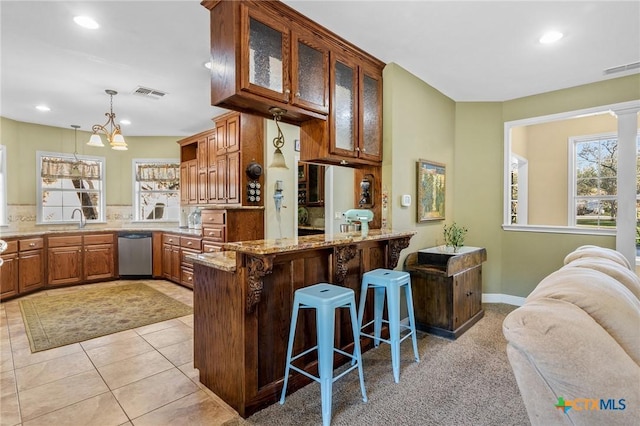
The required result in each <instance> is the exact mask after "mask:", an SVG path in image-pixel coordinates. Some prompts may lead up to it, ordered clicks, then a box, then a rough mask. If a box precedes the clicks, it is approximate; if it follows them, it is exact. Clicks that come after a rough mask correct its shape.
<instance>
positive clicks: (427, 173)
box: [416, 160, 446, 222]
mask: <svg viewBox="0 0 640 426" xmlns="http://www.w3.org/2000/svg"><path fill="white" fill-rule="evenodd" d="M445 175H446V166H445V165H444V164H440V163H435V162H433V161H427V160H418V163H417V173H416V177H417V185H416V186H417V192H418V194H417V197H416V199H417V203H416V207H417V209H418V212H417V213H418V214H417V216H416V217H417V221H418V222H428V221H431V220H443V219H444V201H445V200H444V196H445Z"/></svg>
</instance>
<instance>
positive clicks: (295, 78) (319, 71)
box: [241, 6, 329, 115]
mask: <svg viewBox="0 0 640 426" xmlns="http://www.w3.org/2000/svg"><path fill="white" fill-rule="evenodd" d="M241 10H242V22H243V28H244V29H245V32H244V33H245V34H246V37H245V38H243V39H242V40H243V41H242V46H241V54H242V57H243V61H242V64H243V67H242V70H241V72H242V90H246V91H248V92H251V93H253V94H256V95H259V96H263V97H268V98H271V99H274V100H277V101H280V102H284V103H288V104H291V105H295V106H298V107H301V108H304V109H306V110H312V111H316V112H318V113H320V114H324V115H326V114H328V112H329V72H328V69H329V50H328V48H327V47H325V46H324V45H323V43H322V41H321V40H320V39H319V38H318V37H316V36H314V35H313V34H312V33H310V32H308V31H305V30H304V29H303V28H298V27H297V26H296V27H295V29H293V30H292V29H291V25H292V24H291V23H290V22H287V23H286V24H285V23H283V22H282V21H281V20H280V19H279V18H278V17H277V16H275V15H271V14H270V13H268V12H265V11H262V10H258V9H255V8H249V7H247V6H243V7H242V9H241Z"/></svg>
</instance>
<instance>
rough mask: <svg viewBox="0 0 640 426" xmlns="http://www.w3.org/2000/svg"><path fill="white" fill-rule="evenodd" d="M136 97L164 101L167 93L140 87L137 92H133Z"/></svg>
mask: <svg viewBox="0 0 640 426" xmlns="http://www.w3.org/2000/svg"><path fill="white" fill-rule="evenodd" d="M133 94H134V95H138V96H142V97H145V98H150V99H155V100H158V99H162V98H163V97H164V96H165V95H166V94H167V93H166V92H163V91H161V90H156V89H149V88H148V87H142V86H138V87H136V90H134V91H133Z"/></svg>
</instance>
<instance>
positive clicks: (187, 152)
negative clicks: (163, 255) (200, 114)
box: [178, 112, 264, 206]
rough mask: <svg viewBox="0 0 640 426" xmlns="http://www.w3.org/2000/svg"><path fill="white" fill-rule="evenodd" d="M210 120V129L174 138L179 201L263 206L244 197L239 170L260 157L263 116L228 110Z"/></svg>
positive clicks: (245, 181)
mask: <svg viewBox="0 0 640 426" xmlns="http://www.w3.org/2000/svg"><path fill="white" fill-rule="evenodd" d="M214 121H215V128H214V129H212V130H209V131H206V132H202V133H199V134H197V135H194V136H190V137H188V138H185V139H182V140H180V141H178V143H179V144H180V162H181V163H180V164H181V169H180V172H181V173H180V191H181V197H180V203H181V204H183V205H185V204H198V205H206V204H243V205H251V206H262V205H264V202H263V201H262V200H260V201H250V200H249V199H248V197H247V196H246V192H247V191H246V188H247V185H248V183H249V178H248V177H247V175H246V173H244V172H243V171H244V170H246V168H247V166H248V165H249V164H250V163H252V162H257V163H262V161H263V159H264V119H263V118H261V117H257V116H253V115H249V114H241V113H237V112H231V113H228V114H224V115H221V116H219V117H216V118H214ZM258 182H259V183H260V184H261V185H262V184H263V183H264V177H262V176H261V177H260V178H259V179H258Z"/></svg>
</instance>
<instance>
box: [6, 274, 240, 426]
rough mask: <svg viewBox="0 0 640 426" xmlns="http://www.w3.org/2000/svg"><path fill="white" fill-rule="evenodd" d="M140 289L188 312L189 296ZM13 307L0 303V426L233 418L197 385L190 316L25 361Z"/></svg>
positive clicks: (27, 353)
mask: <svg viewBox="0 0 640 426" xmlns="http://www.w3.org/2000/svg"><path fill="white" fill-rule="evenodd" d="M146 282H147V283H148V284H149V285H151V286H152V287H154V288H156V289H157V290H160V291H162V292H164V293H166V294H168V295H169V296H171V297H173V298H175V299H178V300H180V301H182V302H184V303H186V304H188V305H190V306H193V293H192V292H191V290H188V289H186V288H183V287H180V286H178V285H175V284H172V283H170V282H167V281H146ZM125 283H127V281H113V282H109V283H100V284H90V285H85V286H78V287H69V288H64V289H54V290H47V291H42V292H39V293H37V294H35V295H31V296H26V297H40V296H44V295H51V294H60V293H63V292H71V291H82V290H83V289H86V288H96V286H111V285H122V284H125ZM19 300H20V299H14V300H10V301H8V302H5V303H2V304H0V396H1V400H0V425H1V426H5V425H6V426H9V425H24V426H35V425H73V426H78V425H100V426H108V425H154V426H158V425H176V424H181V425H199V424H202V425H221V424H223V423H225V422H227V421H230V420H232V419H234V418H238V414H237V413H236V412H235V411H234V410H233V409H232V408H230V407H229V406H227V405H226V404H225V403H224V402H223V401H222V400H221V399H219V398H218V397H217V396H216V395H215V394H213V393H212V392H210V391H209V390H208V389H207V388H205V387H204V386H203V385H202V384H200V383H199V382H198V370H196V369H194V368H193V315H189V316H186V317H181V318H176V319H172V320H169V321H164V322H160V323H156V324H151V325H148V326H145V327H140V328H136V329H133V330H127V331H123V332H120V333H115V334H111V335H108V336H104V337H99V338H96V339H92V340H87V341H84V342H80V343H75V344H71V345H67V346H63V347H60V348H55V349H50V350H47V351H42V352H36V353H33V354H32V353H31V350H30V348H29V341H28V339H27V335H26V333H25V328H24V323H23V321H22V315H21V313H20V307H19V306H18V301H19Z"/></svg>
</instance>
